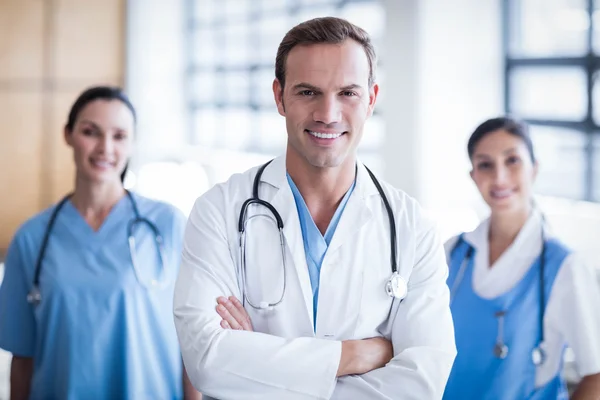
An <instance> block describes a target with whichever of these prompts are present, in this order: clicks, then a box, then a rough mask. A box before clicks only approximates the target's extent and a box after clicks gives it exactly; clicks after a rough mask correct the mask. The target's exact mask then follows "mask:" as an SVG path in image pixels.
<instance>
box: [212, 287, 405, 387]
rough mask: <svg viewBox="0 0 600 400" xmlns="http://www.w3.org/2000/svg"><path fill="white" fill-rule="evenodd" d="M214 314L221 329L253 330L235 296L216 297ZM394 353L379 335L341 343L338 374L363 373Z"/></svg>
mask: <svg viewBox="0 0 600 400" xmlns="http://www.w3.org/2000/svg"><path fill="white" fill-rule="evenodd" d="M216 309H217V313H218V314H219V316H220V317H221V318H222V320H221V327H222V328H223V329H235V330H244V331H249V332H253V331H254V330H253V328H252V321H251V320H250V316H249V315H248V313H247V312H246V310H245V309H244V306H243V305H242V303H241V302H240V301H239V300H238V299H237V298H236V297H235V296H230V297H229V298H226V297H219V298H218V299H217V307H216ZM393 356H394V352H393V349H392V343H391V342H390V341H389V340H386V339H384V338H381V337H377V338H371V339H363V340H345V341H343V342H342V354H341V357H340V364H339V366H338V370H337V374H336V376H337V377H342V376H346V375H355V374H364V373H367V372H369V371H372V370H374V369H377V368H381V367H384V366H385V365H386V364H387V363H388V362H389V361H390V360H391V359H392V357H393Z"/></svg>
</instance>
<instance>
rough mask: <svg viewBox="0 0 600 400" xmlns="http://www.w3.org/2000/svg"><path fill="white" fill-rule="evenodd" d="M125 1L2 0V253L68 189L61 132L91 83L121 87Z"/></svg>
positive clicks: (69, 180)
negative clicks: (33, 218)
mask: <svg viewBox="0 0 600 400" xmlns="http://www.w3.org/2000/svg"><path fill="white" fill-rule="evenodd" d="M125 3H126V0H102V1H97V0H0V170H1V171H2V172H1V173H0V193H1V195H0V251H1V250H5V249H6V247H7V246H8V243H9V241H10V239H11V237H12V235H13V234H14V232H15V230H16V229H17V227H18V226H19V225H20V224H21V223H22V222H23V221H25V220H26V219H27V218H28V217H30V216H31V215H33V214H35V213H37V212H39V211H41V210H42V209H44V208H46V207H48V206H49V205H50V204H52V203H53V202H54V201H56V200H57V199H59V198H60V197H62V196H63V195H64V194H66V193H67V192H68V191H69V190H71V188H72V183H73V164H72V159H71V154H70V151H69V149H68V147H67V146H66V145H65V144H64V141H63V137H62V127H63V126H64V123H65V121H66V118H67V113H68V110H69V107H70V105H71V104H72V102H73V101H74V100H75V98H76V96H77V95H78V94H79V93H80V92H81V91H82V90H83V89H84V88H86V87H87V86H89V85H93V84H115V85H122V84H123V80H124V78H123V75H124V71H125V45H124V43H125V10H126V4H125Z"/></svg>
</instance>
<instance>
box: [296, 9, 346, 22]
mask: <svg viewBox="0 0 600 400" xmlns="http://www.w3.org/2000/svg"><path fill="white" fill-rule="evenodd" d="M338 14H339V13H338V12H337V9H336V8H335V7H333V6H327V5H325V6H323V7H309V8H301V9H300V12H299V13H297V14H294V15H293V23H294V25H295V24H299V23H300V22H304V21H306V20H309V19H312V18H318V17H325V16H338Z"/></svg>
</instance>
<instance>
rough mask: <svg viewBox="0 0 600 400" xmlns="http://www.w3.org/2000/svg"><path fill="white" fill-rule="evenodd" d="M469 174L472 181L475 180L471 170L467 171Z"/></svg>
mask: <svg viewBox="0 0 600 400" xmlns="http://www.w3.org/2000/svg"><path fill="white" fill-rule="evenodd" d="M469 176H470V177H471V179H472V180H473V182H475V177H474V176H473V170H471V171H469Z"/></svg>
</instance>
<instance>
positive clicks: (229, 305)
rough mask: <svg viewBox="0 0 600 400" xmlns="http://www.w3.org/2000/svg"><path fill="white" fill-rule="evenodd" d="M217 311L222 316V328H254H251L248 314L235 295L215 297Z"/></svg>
mask: <svg viewBox="0 0 600 400" xmlns="http://www.w3.org/2000/svg"><path fill="white" fill-rule="evenodd" d="M217 313H218V314H219V315H220V316H221V318H223V319H222V320H221V328H223V329H236V330H240V331H251V332H252V331H253V330H254V329H252V321H251V320H250V316H249V315H248V313H247V312H246V310H245V309H244V306H243V305H242V303H241V302H240V301H239V300H238V299H237V298H236V297H235V296H230V297H229V298H226V297H219V298H217Z"/></svg>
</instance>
